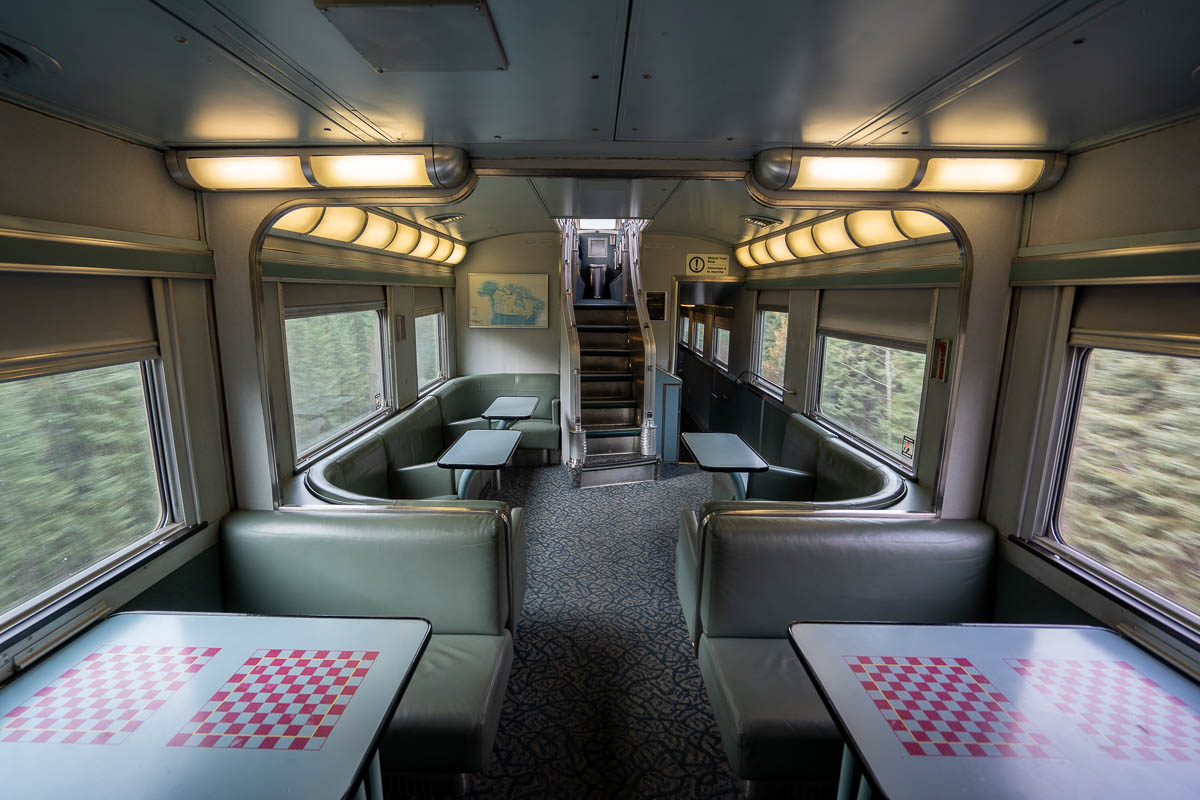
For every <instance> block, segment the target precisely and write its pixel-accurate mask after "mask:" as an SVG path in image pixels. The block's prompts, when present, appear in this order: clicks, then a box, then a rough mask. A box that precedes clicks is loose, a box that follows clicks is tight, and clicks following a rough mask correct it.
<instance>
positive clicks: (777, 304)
mask: <svg viewBox="0 0 1200 800" xmlns="http://www.w3.org/2000/svg"><path fill="white" fill-rule="evenodd" d="M788 294H789V293H788V292H787V291H786V290H783V289H770V290H767V291H761V292H759V293H758V307H759V308H765V309H767V310H769V311H787V310H788Z"/></svg>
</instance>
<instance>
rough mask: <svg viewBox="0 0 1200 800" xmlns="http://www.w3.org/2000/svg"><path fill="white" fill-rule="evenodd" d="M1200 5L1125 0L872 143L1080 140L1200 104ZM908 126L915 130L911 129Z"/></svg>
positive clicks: (1060, 144) (1055, 143)
mask: <svg viewBox="0 0 1200 800" xmlns="http://www.w3.org/2000/svg"><path fill="white" fill-rule="evenodd" d="M1198 43H1200V3H1196V2H1195V0H1142V1H1140V2H1125V3H1122V4H1120V5H1117V6H1115V7H1112V8H1109V9H1108V10H1107V11H1106V12H1105V13H1103V14H1101V15H1099V16H1097V17H1095V18H1093V19H1091V20H1089V21H1087V22H1084V23H1082V24H1079V25H1076V26H1073V27H1071V28H1069V29H1067V30H1064V31H1063V32H1062V33H1061V34H1060V35H1058V36H1055V37H1052V38H1050V39H1049V40H1048V41H1047V42H1045V43H1044V44H1042V45H1041V46H1040V47H1037V48H1036V49H1031V50H1030V51H1028V52H1026V53H1024V54H1023V56H1022V57H1021V59H1020V60H1019V61H1017V62H1016V63H1014V64H1013V65H1012V66H1010V67H1008V68H1007V69H1004V70H1003V71H1001V72H999V73H998V74H996V75H994V76H993V77H991V78H989V79H988V80H986V81H983V82H982V83H980V84H979V85H978V86H976V87H975V88H973V89H972V90H971V91H970V92H968V93H966V94H963V95H962V96H961V97H959V98H957V99H955V100H954V101H953V102H950V103H948V104H946V105H943V106H942V107H940V108H937V109H935V110H932V111H930V112H929V113H928V114H925V115H923V116H921V117H920V118H918V119H913V120H911V121H909V122H904V123H903V124H898V125H893V126H891V128H890V129H889V130H886V131H885V132H883V134H882V135H880V136H878V137H875V138H874V139H873V141H872V142H871V143H872V144H882V145H891V146H916V147H928V146H933V147H944V146H959V145H995V144H1004V145H1012V146H1034V147H1037V146H1047V145H1048V146H1050V147H1052V148H1055V149H1066V148H1068V147H1070V146H1071V145H1073V144H1078V143H1081V142H1083V141H1085V140H1088V139H1091V138H1094V137H1098V136H1102V135H1104V134H1108V133H1112V132H1116V131H1121V130H1124V129H1128V128H1131V127H1133V126H1136V125H1139V124H1141V123H1144V122H1146V121H1148V120H1156V119H1162V118H1164V117H1168V116H1171V115H1177V114H1180V113H1184V112H1187V111H1188V110H1196V109H1200V74H1194V73H1193V71H1194V70H1196V69H1197V65H1198V64H1200V49H1198V48H1197V45H1198ZM903 131H909V133H907V134H905V133H903Z"/></svg>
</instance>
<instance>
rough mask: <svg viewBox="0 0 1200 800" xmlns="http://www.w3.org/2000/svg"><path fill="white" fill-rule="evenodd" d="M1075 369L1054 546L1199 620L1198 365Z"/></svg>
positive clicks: (1103, 363) (1151, 358) (1106, 359)
mask: <svg viewBox="0 0 1200 800" xmlns="http://www.w3.org/2000/svg"><path fill="white" fill-rule="evenodd" d="M1079 364H1080V374H1079V386H1080V390H1079V395H1078V403H1077V406H1076V413H1075V421H1074V431H1073V435H1072V438H1071V446H1070V450H1069V454H1068V457H1067V462H1066V469H1065V473H1064V477H1063V482H1062V495H1061V499H1060V502H1059V508H1058V514H1057V524H1056V525H1055V528H1056V532H1057V535H1058V538H1059V540H1061V542H1062V543H1063V544H1065V545H1067V546H1068V547H1070V548H1072V549H1074V550H1076V551H1078V552H1079V553H1081V554H1083V555H1084V556H1086V557H1087V558H1089V559H1092V560H1094V561H1096V562H1098V563H1099V564H1100V565H1102V566H1104V567H1106V568H1108V569H1110V570H1112V571H1114V572H1116V573H1118V574H1120V575H1121V576H1124V577H1125V578H1127V579H1128V580H1130V581H1132V582H1133V583H1135V584H1137V585H1138V586H1140V587H1143V588H1145V589H1148V590H1149V591H1151V592H1153V593H1155V594H1157V595H1159V596H1160V597H1164V598H1166V599H1167V600H1169V601H1171V602H1173V603H1175V604H1177V605H1179V606H1182V607H1183V608H1185V609H1187V610H1189V611H1191V612H1192V613H1194V614H1200V474H1198V473H1197V464H1198V463H1200V462H1198V460H1197V458H1198V457H1197V453H1200V421H1198V420H1197V417H1196V404H1197V398H1198V397H1200V359H1195V358H1183V357H1178V356H1166V355H1154V354H1148V353H1133V352H1123V351H1118V350H1103V349H1094V350H1090V351H1088V352H1087V353H1086V355H1085V356H1083V357H1082V358H1081V360H1080V362H1079Z"/></svg>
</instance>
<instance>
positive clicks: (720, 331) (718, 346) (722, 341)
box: [713, 328, 729, 367]
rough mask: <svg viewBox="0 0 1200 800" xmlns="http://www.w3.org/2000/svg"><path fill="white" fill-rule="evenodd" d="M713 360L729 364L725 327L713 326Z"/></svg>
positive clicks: (727, 339) (727, 336) (727, 335)
mask: <svg viewBox="0 0 1200 800" xmlns="http://www.w3.org/2000/svg"><path fill="white" fill-rule="evenodd" d="M713 361H715V362H717V363H718V364H720V365H721V366H722V367H728V366H729V331H728V330H726V329H725V328H713Z"/></svg>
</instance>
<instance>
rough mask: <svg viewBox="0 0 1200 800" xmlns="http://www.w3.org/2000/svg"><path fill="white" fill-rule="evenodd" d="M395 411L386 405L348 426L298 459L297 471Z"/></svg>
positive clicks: (380, 421) (306, 467)
mask: <svg viewBox="0 0 1200 800" xmlns="http://www.w3.org/2000/svg"><path fill="white" fill-rule="evenodd" d="M394 413H396V410H395V409H394V408H392V407H391V406H384V407H383V408H382V409H380V410H379V411H376V412H375V413H374V414H372V415H371V416H369V417H367V418H366V419H364V420H362V421H361V422H359V423H357V424H356V425H354V427H352V428H347V429H346V430H344V431H342V432H341V433H339V434H337V435H336V436H333V437H331V438H330V439H328V440H326V441H325V442H323V443H322V444H320V445H318V446H317V447H316V448H315V449H313V450H308V451H306V452H305V453H304V455H302V456H301V457H300V458H298V459H296V464H295V467H294V468H293V469H294V470H295V471H296V472H300V471H302V470H306V469H308V468H309V467H311V466H312V465H313V464H314V463H316V462H317V461H320V460H321V459H322V458H324V457H325V456H327V455H329V454H330V453H332V452H333V451H334V450H337V449H338V448H339V447H341V446H342V445H344V444H346V443H347V442H349V441H350V440H351V439H354V438H355V437H357V436H359V435H361V434H363V433H366V432H367V431H369V430H371V428H374V427H375V426H376V425H379V424H380V423H382V422H384V421H385V420H387V419H389V418H390V417H391V416H392V415H393V414H394Z"/></svg>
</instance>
